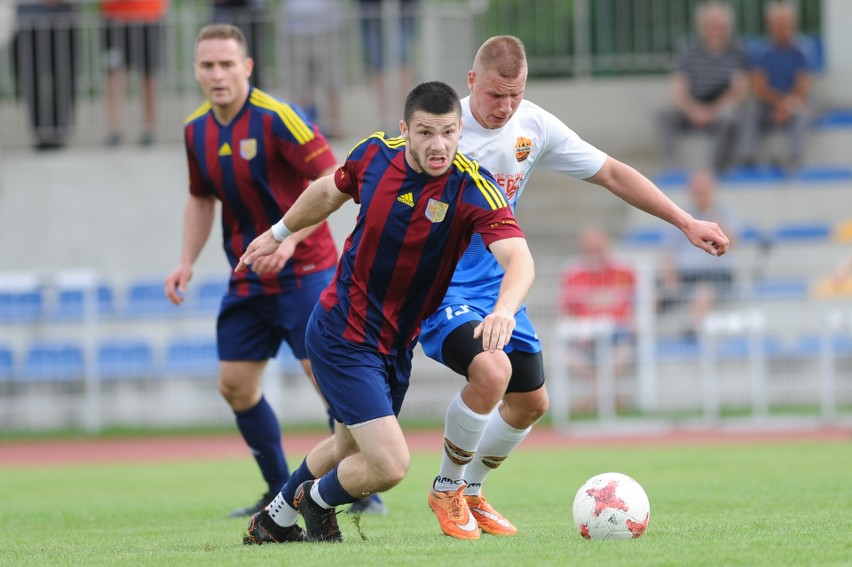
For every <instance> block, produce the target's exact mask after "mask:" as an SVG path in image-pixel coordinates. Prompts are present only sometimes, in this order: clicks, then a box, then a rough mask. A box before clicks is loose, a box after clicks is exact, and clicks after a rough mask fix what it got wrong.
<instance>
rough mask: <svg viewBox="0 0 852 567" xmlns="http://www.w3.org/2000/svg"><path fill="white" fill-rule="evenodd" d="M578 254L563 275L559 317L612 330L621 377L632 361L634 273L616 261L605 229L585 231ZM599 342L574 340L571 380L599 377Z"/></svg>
mask: <svg viewBox="0 0 852 567" xmlns="http://www.w3.org/2000/svg"><path fill="white" fill-rule="evenodd" d="M580 254H581V256H580V257H579V258H578V259H577V260H575V261H574V262H572V263H571V264H569V265H568V266H566V267H565V269H564V271H563V273H562V285H561V287H560V297H559V308H560V314H561V315H562V316H563V317H567V318H569V319H571V320H575V321H577V322H578V323H582V322H587V323H593V322H598V323H601V324H604V325H611V328H612V331H611V335H610V337H611V341H612V359H613V374H614V376H619V375H621V374H623V373H624V371H625V369H626V367H627V365H628V364H629V363H630V361H631V359H632V356H633V304H634V299H635V293H636V273H635V270H634V269H633V267H632V266H630V265H629V264H627V263H624V262H621V261H619V260H617V259H616V258H613V256H612V254H611V251H610V243H609V237H608V236H607V234H606V232H604V231H603V230H602V229H599V228H587V229H584V230H583V231H582V232H581V234H580ZM578 328H579V327H578ZM592 328H593V325H589V329H592ZM600 338H601V337H600V336H599V335H597V334H595V333H592V332H591V331H590V332H589V333H588V334H587V336H583V335H582V334H578V336H577V337H575V338H573V339H572V340H571V343H570V352H569V356H568V361H569V364H570V368H571V373H572V374H573V375H575V376H577V377H579V378H584V379H587V380H590V379H593V378H595V377H596V375H597V369H596V357H597V350H596V348H595V341H596V340H600Z"/></svg>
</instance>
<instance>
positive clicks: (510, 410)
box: [420, 36, 728, 539]
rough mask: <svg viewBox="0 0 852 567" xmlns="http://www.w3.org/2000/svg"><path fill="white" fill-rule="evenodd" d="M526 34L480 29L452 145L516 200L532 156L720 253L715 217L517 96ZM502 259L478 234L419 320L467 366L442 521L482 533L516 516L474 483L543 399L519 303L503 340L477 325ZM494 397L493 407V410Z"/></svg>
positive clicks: (441, 497) (531, 334)
mask: <svg viewBox="0 0 852 567" xmlns="http://www.w3.org/2000/svg"><path fill="white" fill-rule="evenodd" d="M526 79H527V62H526V54H525V52H524V46H523V44H522V43H521V41H520V40H519V39H517V38H515V37H512V36H497V37H492V38H490V39H488V40H487V41H486V42H485V43H483V44H482V46H481V47H480V48H479V50H478V52H477V54H476V58H475V59H474V62H473V69H472V70H471V71H468V75H467V84H468V88H469V90H470V96H469V97H467V98H465V99H463V100H462V119H463V122H462V139H461V142H460V145H459V150H460V151H462V152H464V153H465V154H467V155H468V156H470V157H471V158H473V159H475V160H477V161H478V162H479V163H480V164H481V165H482V166H483V167H485V168H486V169H488V170H489V171H490V172H491V173H492V174H493V175H494V177H495V178H496V179H497V181H498V182H499V183H500V185H501V187H502V188H503V190H504V191H505V192H506V196H507V197H508V201H509V204H510V205H511V206H512V208H513V209H514V207H515V205H516V204H517V202H518V199H519V198H520V196H521V193H523V191H524V187H525V186H526V183H527V181H528V180H529V176H530V173H531V171H532V169H533V168H534V167H540V168H543V169H550V170H554V171H559V172H562V173H565V174H566V175H569V176H570V177H573V178H576V179H583V180H586V181H589V182H590V183H593V184H595V185H600V186H602V187H605V188H606V189H608V190H609V191H611V192H612V193H613V194H615V195H616V196H618V197H620V198H621V199H623V200H624V201H626V202H627V203H629V204H630V205H632V206H634V207H637V208H639V209H641V210H643V211H646V212H648V213H650V214H653V215H655V216H657V217H659V218H661V219H663V220H665V221H667V222H669V223H671V224H673V225H674V226H676V227H678V228H679V229H680V230H681V231H683V233H684V235H685V236H686V238H687V239H689V241H690V242H692V244H694V245H695V246H697V247H698V248H701V249H702V250H704V251H705V252H707V253H708V254H712V255H715V256H721V255H722V254H724V253H725V252H726V251H727V249H728V238H727V237H726V236H725V234H724V233H723V232H722V230H721V229H720V228H719V226H718V225H717V224H715V223H711V222H706V221H702V220H698V219H695V218H693V217H692V216H691V215H689V214H687V213H686V212H685V211H683V210H682V209H681V208H680V207H678V206H677V205H676V204H675V203H673V202H672V201H671V200H670V199H669V198H668V197H666V196H665V195H664V194H663V193H662V191H660V190H659V188H658V187H657V186H656V185H654V184H653V183H652V182H651V181H650V180H649V179H648V178H646V177H645V176H643V175H642V174H641V173H639V172H638V171H636V170H635V169H634V168H632V167H630V166H629V165H626V164H624V163H622V162H620V161H618V160H616V159H614V158H612V157H610V156H607V155H606V154H605V153H603V152H602V151H600V150H598V149H597V148H595V147H593V146H592V145H590V144H588V143H586V142H584V141H583V140H582V139H581V138H580V137H579V136H578V135H577V134H576V133H575V132H573V131H572V130H571V129H570V128H568V127H567V126H566V125H565V124H563V123H562V122H561V121H560V120H559V119H558V118H556V117H555V116H553V115H552V114H550V113H549V112H547V111H546V110H544V109H542V108H540V107H538V106H536V105H535V104H533V103H532V102H530V101H527V100H524V98H523V97H524V88H525V86H526ZM501 277H502V270H501V269H500V267H499V265H498V264H497V262H496V261H495V260H494V258H493V257H492V256H491V254H490V253H489V252H488V250H487V249H486V247H485V246H484V245H483V243H482V240H481V239H479V238H474V239H473V240H472V241H471V244H470V246H469V247H468V249H467V251H466V252H465V254H464V256H463V257H462V259H461V261H460V262H459V264H458V267H457V268H456V271H455V274H454V276H453V280H452V283H451V284H450V288H449V290H448V291H447V295H446V297H445V299H444V302H443V303H442V305H441V307H440V308H439V309H438V310H437V311H436V312H435V313H434V314H433V315H432V316H431V317H430V318H429V319H427V320H426V321H424V322H423V328H422V333H421V336H420V342H421V345H422V346H423V350H424V352H425V353H426V354H427V355H428V356H429V357H430V358H433V359H435V360H437V361H438V362H441V363H442V364H444V365H445V366H447V367H449V368H450V369H452V370H454V371H455V372H457V373H459V374H461V375H463V376H465V377H466V378H467V385H465V386H464V388H462V390H461V391H460V392H459V393H458V394H457V395H456V396H455V397H454V398H453V400H452V401H451V402H450V405H449V407H448V409H447V414H446V420H445V427H444V452H443V458H442V462H441V468H440V471H439V472H438V474H437V475H436V477H435V480H434V482H433V484H432V488H431V490H430V491H429V494H428V500H429V505H430V507H431V508H432V510H433V511H434V512H435V515H436V516H437V517H438V521H439V523H440V526H441V530H442V531H443V532H444V533H445V534H447V535H449V536H452V537H455V538H458V539H478V538H479V537H480V530H481V531H484V532H486V533H489V534H492V535H503V536H509V535H514V534H515V533H516V532H517V529H516V528H515V526H513V525H512V524H511V522H509V521H508V520H507V519H506V518H504V517H503V516H502V515H501V514H500V513H498V512H497V511H496V510H495V509H494V508H493V507H492V506H491V505H490V504H489V503H488V502H487V501H486V500H485V498H484V497H483V495H482V485H483V483H484V481H485V477H486V476H487V475H488V473H489V472H490V471H492V470H494V469H496V468H497V467H498V466H500V464H501V463H502V462H503V461H504V460H505V459H506V458H507V457H508V456H509V455H510V454H511V452H512V451H513V450H514V449H515V448H516V447H517V446H518V445H520V443H521V442H522V441H523V439H524V438H525V437H526V436H527V434H528V433H529V431H530V428H531V427H532V425H533V424H534V423H535V422H536V421H537V420H538V419H539V418H540V417H541V416H543V415H544V413H545V412H546V411H547V407H548V398H547V392H546V391H545V388H544V370H543V365H542V356H541V343H540V342H539V340H538V337H537V336H536V333H535V329H534V328H533V326H532V323H531V322H530V320H529V318H528V317H527V313H526V309H525V308H524V307H522V308H521V309H520V311H518V312H517V313H516V315H515V320H516V326H515V330H514V331H513V333H512V338H511V341H510V342H509V344H508V345H507V346H506V347H505V348H504V349H503V350H501V351H492V352H489V351H487V350H485V349H483V346H482V340H474V338H473V329H474V328H475V327H476V326H477V325H478V324H479V322H480V321H481V320H482V319H483V317H484V316H485V315H487V314H488V313H490V312H491V308H492V307H493V305H494V301H495V298H496V297H497V294H498V292H499V289H500V281H501ZM495 408H496V411H495Z"/></svg>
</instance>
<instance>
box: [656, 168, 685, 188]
mask: <svg viewBox="0 0 852 567" xmlns="http://www.w3.org/2000/svg"><path fill="white" fill-rule="evenodd" d="M688 182H689V171H687V170H686V169H669V170H666V171H661V172H659V173H658V174H657V175H655V176H654V183H656V184H657V186H658V187H664V188H666V189H683V188H685V187H686V184H687V183H688Z"/></svg>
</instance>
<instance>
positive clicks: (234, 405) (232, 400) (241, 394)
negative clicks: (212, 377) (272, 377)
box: [219, 380, 260, 411]
mask: <svg viewBox="0 0 852 567" xmlns="http://www.w3.org/2000/svg"><path fill="white" fill-rule="evenodd" d="M219 393H220V394H221V395H222V397H223V398H224V399H225V401H226V402H228V405H229V406H231V409H233V410H234V411H245V410H248V409H251V408H252V407H254V406H255V405H257V403H258V402H259V401H260V392H259V391H258V390H255V389H253V388H246V387H245V386H244V385H240V384H236V383H234V382H230V381H227V380H220V381H219Z"/></svg>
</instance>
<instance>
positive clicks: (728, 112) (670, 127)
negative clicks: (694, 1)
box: [660, 2, 748, 171]
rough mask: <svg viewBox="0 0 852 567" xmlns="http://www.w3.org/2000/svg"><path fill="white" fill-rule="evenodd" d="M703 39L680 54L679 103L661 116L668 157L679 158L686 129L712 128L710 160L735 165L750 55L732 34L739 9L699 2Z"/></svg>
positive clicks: (668, 159) (673, 160) (698, 22)
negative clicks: (679, 141) (680, 137)
mask: <svg viewBox="0 0 852 567" xmlns="http://www.w3.org/2000/svg"><path fill="white" fill-rule="evenodd" d="M695 23H696V26H697V29H698V41H696V42H695V43H693V44H691V45H690V46H689V47H688V48H687V49H686V50H685V51H683V52H682V53H681V54H680V56H679V57H678V58H677V62H676V64H675V70H674V74H673V76H672V88H673V101H674V107H673V108H669V109H666V110H664V111H663V112H662V114H661V116H660V128H661V135H662V150H663V159H664V160H665V161H666V164H667V165H668V166H673V165H675V164H676V162H677V152H676V146H677V136H678V134H679V133H682V132H687V131H707V132H712V133H713V153H712V156H711V160H710V166H711V167H712V168H713V169H714V170H716V171H721V170H723V169H725V168H726V167H728V166H729V165H730V161H731V160H732V158H733V155H732V154H733V152H732V151H731V148H732V147H733V145H734V144H735V140H736V137H737V130H738V127H737V126H738V122H739V120H740V114H741V106H742V102H743V101H744V99H745V96H746V93H747V88H748V85H747V78H746V68H747V61H748V60H747V57H746V53H745V51H744V50H743V48H742V47H741V46H740V45H739V44H738V43H736V42H735V41H734V40H733V31H734V12H733V10H732V9H731V7H730V6H728V5H727V4H725V3H722V2H706V3H704V4H700V5H699V6H698V7H697V8H696V12H695Z"/></svg>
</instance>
